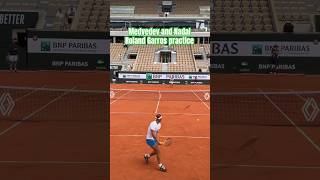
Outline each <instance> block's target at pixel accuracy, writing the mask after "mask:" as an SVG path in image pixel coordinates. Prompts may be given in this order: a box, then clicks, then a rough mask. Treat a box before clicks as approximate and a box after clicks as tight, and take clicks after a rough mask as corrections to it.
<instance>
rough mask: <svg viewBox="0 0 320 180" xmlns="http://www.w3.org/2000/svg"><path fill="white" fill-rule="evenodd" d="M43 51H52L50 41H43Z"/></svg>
mask: <svg viewBox="0 0 320 180" xmlns="http://www.w3.org/2000/svg"><path fill="white" fill-rule="evenodd" d="M41 51H44V52H49V51H51V43H50V41H41Z"/></svg>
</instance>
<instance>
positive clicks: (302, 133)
mask: <svg viewBox="0 0 320 180" xmlns="http://www.w3.org/2000/svg"><path fill="white" fill-rule="evenodd" d="M259 91H260V92H262V93H263V91H262V90H261V89H259ZM263 96H264V97H265V98H266V99H267V100H268V101H269V102H270V103H271V104H272V105H273V106H274V107H275V108H276V109H277V110H278V111H279V112H280V113H281V114H282V115H283V116H284V117H285V118H286V119H287V120H288V121H289V122H290V123H291V124H292V125H293V126H294V127H295V128H296V129H297V130H298V132H299V133H300V134H301V135H302V136H304V137H305V138H306V139H307V140H308V141H309V142H310V143H311V144H312V145H313V147H314V148H316V150H317V151H318V152H320V147H319V146H318V144H316V143H315V142H314V141H313V140H312V139H311V138H310V137H309V136H308V135H307V134H306V133H305V132H304V131H303V130H302V129H301V128H300V127H299V126H297V125H296V123H295V122H294V121H293V120H292V119H290V117H289V116H288V115H287V114H286V113H284V112H283V111H282V110H281V108H280V107H279V106H278V105H276V104H275V103H274V102H273V101H272V100H271V99H270V98H269V96H268V95H266V94H263Z"/></svg>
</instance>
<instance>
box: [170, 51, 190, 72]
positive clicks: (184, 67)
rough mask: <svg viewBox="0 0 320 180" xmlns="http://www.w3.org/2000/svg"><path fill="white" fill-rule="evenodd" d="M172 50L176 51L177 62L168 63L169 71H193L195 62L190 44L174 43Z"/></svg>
mask: <svg viewBox="0 0 320 180" xmlns="http://www.w3.org/2000/svg"><path fill="white" fill-rule="evenodd" d="M172 48H173V50H175V51H176V52H177V62H176V63H170V64H169V71H170V72H195V71H196V68H195V62H194V58H193V54H192V48H191V46H186V45H174V46H172Z"/></svg>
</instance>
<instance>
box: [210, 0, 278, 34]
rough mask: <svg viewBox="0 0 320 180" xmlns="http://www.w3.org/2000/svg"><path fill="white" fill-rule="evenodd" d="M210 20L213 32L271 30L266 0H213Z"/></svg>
mask: <svg viewBox="0 0 320 180" xmlns="http://www.w3.org/2000/svg"><path fill="white" fill-rule="evenodd" d="M212 12H213V13H212V14H211V21H212V27H211V28H212V29H211V30H212V31H214V32H272V31H274V26H273V22H272V9H271V8H270V2H269V1H268V0H241V1H239V0H215V1H214V3H213V7H212Z"/></svg>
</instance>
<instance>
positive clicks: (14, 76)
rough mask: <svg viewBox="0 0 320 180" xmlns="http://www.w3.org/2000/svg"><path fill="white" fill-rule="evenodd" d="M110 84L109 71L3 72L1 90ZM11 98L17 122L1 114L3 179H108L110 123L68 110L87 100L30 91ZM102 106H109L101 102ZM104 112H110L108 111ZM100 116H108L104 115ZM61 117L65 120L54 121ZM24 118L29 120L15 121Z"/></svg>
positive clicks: (101, 87)
mask: <svg viewBox="0 0 320 180" xmlns="http://www.w3.org/2000/svg"><path fill="white" fill-rule="evenodd" d="M107 79H108V77H107V73H106V72H82V73H70V72H50V71H43V72H40V71H37V72H36V71H35V72H19V73H9V72H0V85H1V86H23V87H43V86H45V87H54V88H64V89H70V88H72V87H74V88H75V89H94V90H106V84H107V83H106V82H107ZM9 92H10V91H9ZM11 94H12V98H13V99H14V100H16V106H15V108H14V110H13V112H12V114H14V118H11V119H10V117H9V118H8V117H3V116H1V115H0V179H1V180H2V179H3V180H21V179H24V180H71V179H74V180H75V179H76V180H106V179H107V178H108V174H107V168H108V163H107V159H108V154H107V153H106V152H108V149H107V148H108V137H107V136H106V134H107V133H108V131H107V123H106V120H101V121H100V122H98V121H93V122H90V120H91V119H90V116H89V115H88V114H87V113H85V112H86V109H85V108H84V109H81V110H80V111H84V112H79V109H78V110H77V109H72V108H71V107H69V106H72V105H74V106H76V105H77V104H79V103H80V104H81V103H82V104H84V105H85V104H86V103H84V102H85V101H86V100H87V99H81V97H83V96H79V95H73V94H66V95H65V96H62V93H61V92H59V93H53V92H52V93H48V92H46V93H44V92H42V91H34V92H32V91H31V90H25V91H20V92H19V93H16V92H12V93H11ZM59 96H61V98H59ZM96 98H99V97H96ZM96 100H97V99H96ZM51 101H52V102H51ZM50 102H51V103H50ZM101 104H106V103H104V102H102V101H101ZM61 107H65V108H61ZM87 108H89V107H87ZM101 108H102V109H107V106H106V105H105V106H102V107H101ZM65 109H71V111H68V112H67V111H66V110H65ZM96 113H100V115H101V117H105V114H106V110H105V111H104V110H101V109H100V110H97V112H96ZM101 113H102V114H101ZM58 117H60V118H61V117H62V119H56V118H58ZM96 117H98V116H96ZM63 118H66V119H63ZM21 119H25V121H17V120H21ZM103 121H104V122H103Z"/></svg>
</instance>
